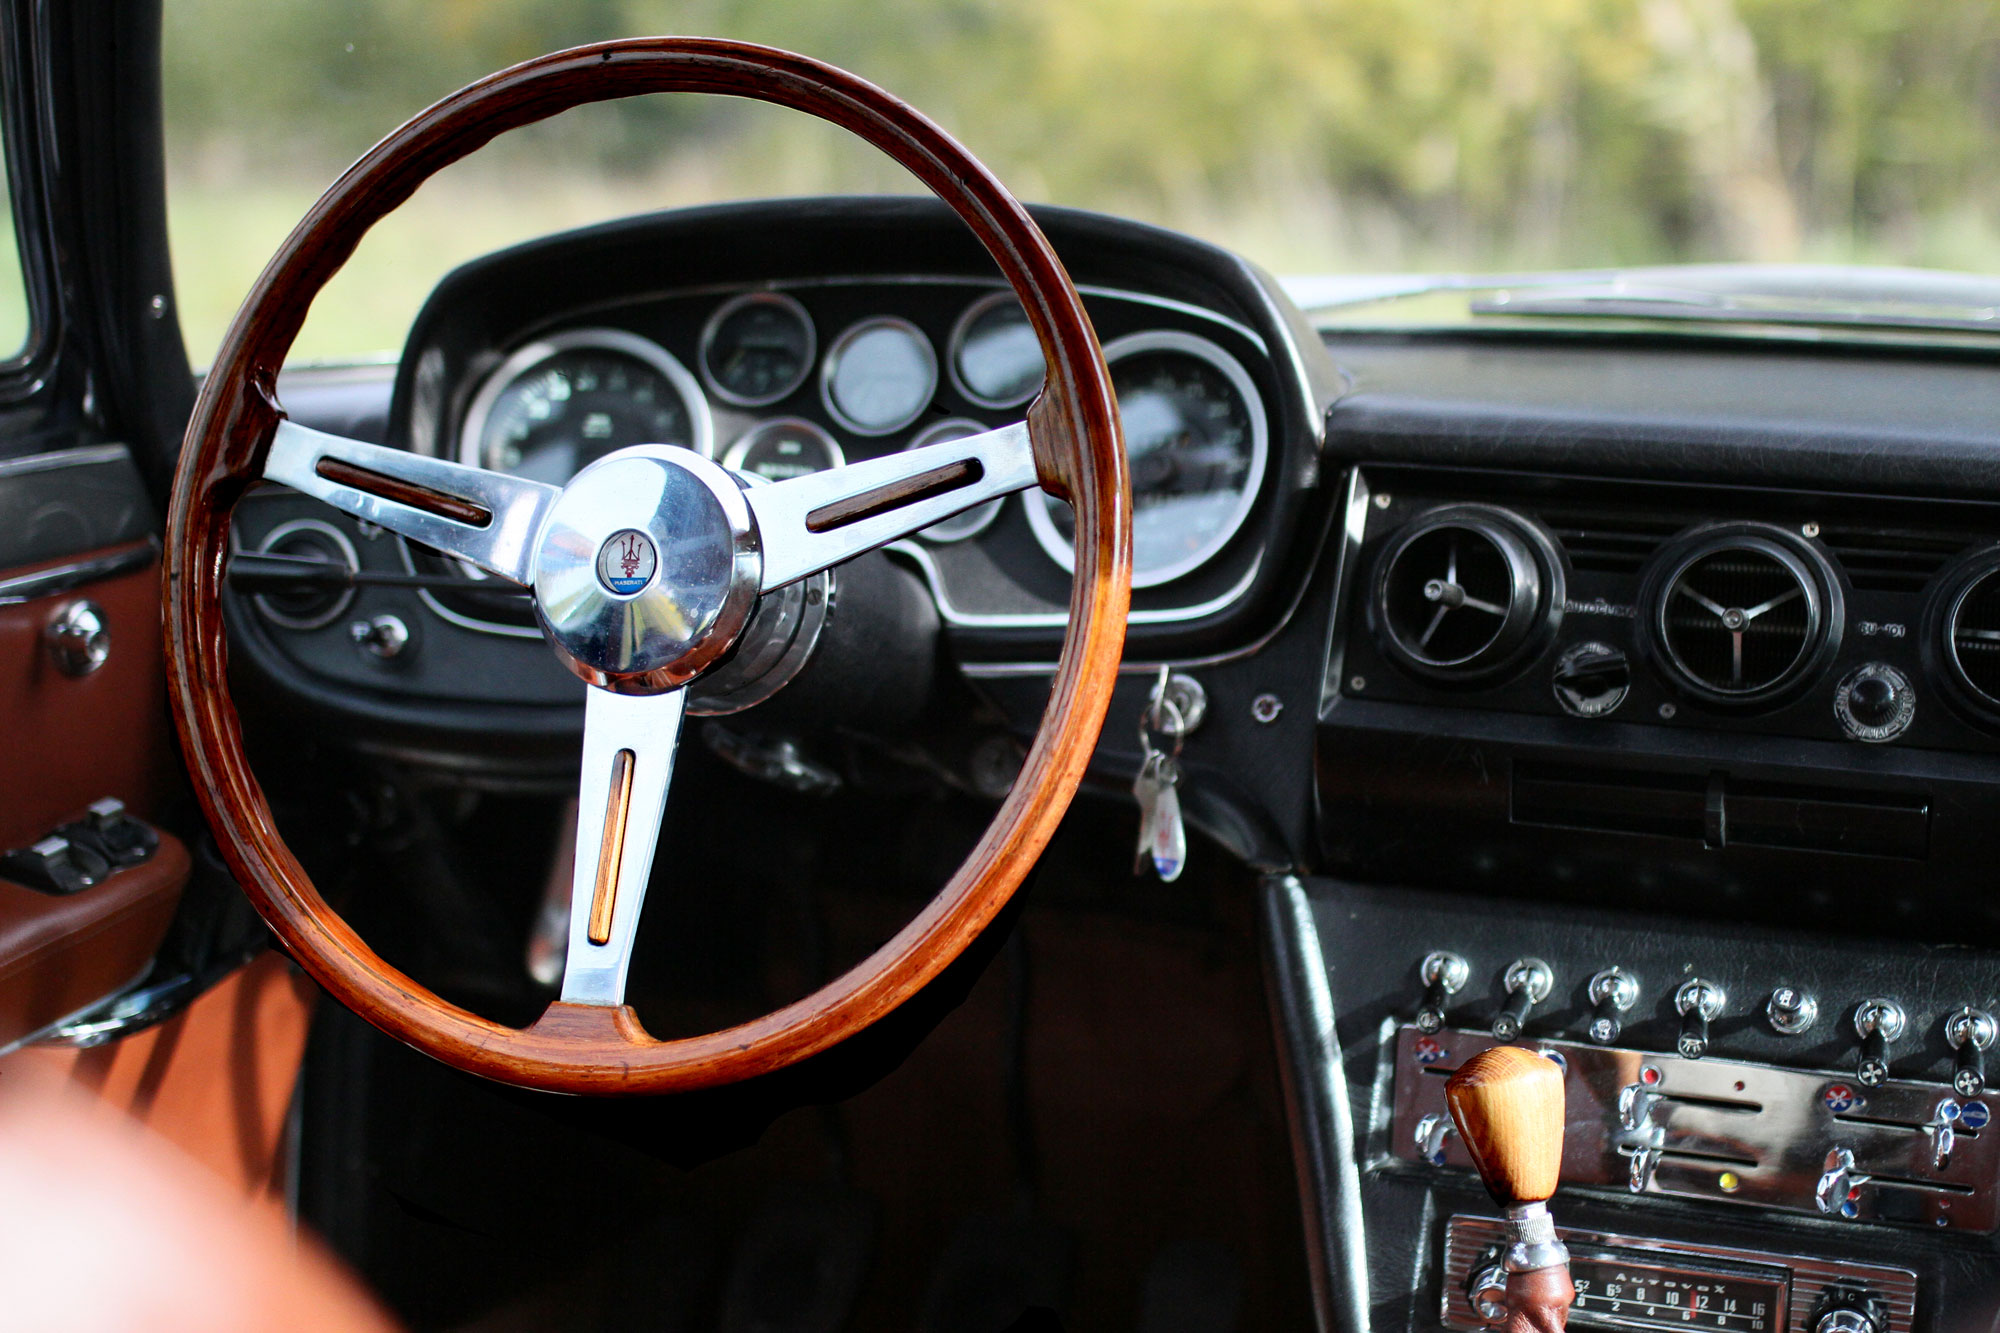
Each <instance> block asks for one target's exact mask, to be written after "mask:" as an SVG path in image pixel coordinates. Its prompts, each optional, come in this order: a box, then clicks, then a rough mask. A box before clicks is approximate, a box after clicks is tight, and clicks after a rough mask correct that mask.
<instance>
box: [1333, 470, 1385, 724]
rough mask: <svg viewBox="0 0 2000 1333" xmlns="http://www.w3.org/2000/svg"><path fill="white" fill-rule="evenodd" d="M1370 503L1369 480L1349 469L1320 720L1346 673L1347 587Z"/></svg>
mask: <svg viewBox="0 0 2000 1333" xmlns="http://www.w3.org/2000/svg"><path fill="white" fill-rule="evenodd" d="M1384 498H1385V499H1386V498H1387V497H1386V496H1385V497H1384ZM1372 499H1373V494H1372V493H1371V492H1370V491H1369V489H1368V480H1367V478H1365V477H1363V476H1362V475H1361V469H1360V468H1358V467H1357V468H1353V469H1350V470H1349V472H1348V474H1347V503H1346V504H1345V505H1343V506H1342V507H1341V514H1342V521H1341V528H1340V550H1339V551H1337V552H1335V554H1334V557H1333V559H1334V566H1333V615H1332V616H1331V617H1330V618H1329V619H1328V620H1327V629H1326V652H1325V654H1324V655H1323V656H1322V657H1321V659H1320V660H1321V661H1323V662H1325V663H1326V667H1325V668H1324V670H1323V671H1322V672H1321V674H1320V681H1319V716H1321V717H1325V716H1326V710H1327V709H1329V708H1331V707H1333V705H1334V704H1335V703H1337V702H1338V701H1339V699H1340V682H1341V681H1342V679H1344V676H1345V671H1346V658H1347V621H1348V618H1349V615H1350V610H1349V607H1350V604H1351V602H1352V600H1353V595H1352V590H1351V589H1350V588H1349V586H1348V585H1349V584H1350V583H1352V582H1353V581H1354V577H1355V576H1354V575H1353V574H1352V572H1351V571H1352V568H1353V566H1354V565H1355V564H1356V563H1357V562H1359V561H1360V559H1361V542H1362V539H1363V538H1364V537H1366V536H1367V534H1368V505H1369V502H1370V501H1371V500H1372Z"/></svg>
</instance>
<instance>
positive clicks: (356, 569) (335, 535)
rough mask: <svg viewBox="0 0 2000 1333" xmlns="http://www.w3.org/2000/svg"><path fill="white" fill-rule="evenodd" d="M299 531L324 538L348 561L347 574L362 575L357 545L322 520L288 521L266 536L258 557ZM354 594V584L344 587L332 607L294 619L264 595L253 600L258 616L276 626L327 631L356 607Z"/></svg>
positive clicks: (258, 548)
mask: <svg viewBox="0 0 2000 1333" xmlns="http://www.w3.org/2000/svg"><path fill="white" fill-rule="evenodd" d="M300 532H310V533H312V534H313V535H314V536H316V537H324V538H325V539H326V540H328V541H330V542H332V543H333V546H334V549H335V550H337V551H339V552H340V557H341V559H342V560H343V561H345V562H346V565H347V572H348V573H349V574H358V573H360V572H361V554H360V552H358V551H356V550H355V549H354V543H353V542H351V541H349V540H348V539H347V534H346V533H344V532H342V531H341V530H340V529H339V528H336V527H335V526H333V524H331V523H329V522H327V521H326V520H325V519H321V518H288V519H286V520H285V521H284V522H283V523H280V524H278V525H277V526H275V527H273V528H272V529H271V530H270V531H269V532H267V533H265V534H264V538H263V540H262V541H260V542H258V543H257V554H259V555H269V554H270V553H271V551H272V549H273V548H274V547H276V546H277V544H278V543H279V542H281V541H283V540H284V539H285V538H287V537H290V536H292V535H294V534H295V533H300ZM355 591H356V589H355V588H354V586H353V585H352V584H350V585H348V586H347V587H345V588H342V589H341V590H340V592H339V595H338V596H336V597H335V598H334V599H333V602H332V604H331V605H329V606H328V607H327V609H326V610H324V611H322V612H320V613H319V614H318V615H316V616H295V615H292V614H291V613H289V612H286V611H280V610H279V609H278V608H277V606H276V605H274V604H273V603H272V601H271V599H270V598H269V597H268V596H267V595H265V594H263V593H259V594H257V595H256V596H255V597H252V598H251V599H250V600H251V602H252V604H254V605H255V606H256V608H257V611H258V614H260V615H262V616H263V617H264V618H265V619H266V620H268V621H270V622H271V623H272V624H274V625H279V626H282V627H284V628H285V629H294V630H307V629H324V628H326V627H327V626H328V625H331V624H332V623H333V622H334V621H336V620H338V619H340V618H341V617H342V616H343V615H345V614H347V608H348V607H350V606H352V605H354V594H355Z"/></svg>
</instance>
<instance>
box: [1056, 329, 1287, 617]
mask: <svg viewBox="0 0 2000 1333" xmlns="http://www.w3.org/2000/svg"><path fill="white" fill-rule="evenodd" d="M1146 352H1177V353H1179V354H1180V355H1182V356H1191V357H1194V358H1195V359H1196V360H1199V361H1204V362H1206V363H1208V364H1209V365H1210V366H1212V367H1214V368H1215V369H1216V370H1218V371H1220V372H1222V377H1223V378H1224V379H1226V380H1228V381H1229V384H1230V387H1231V388H1233V389H1235V390H1236V392H1237V393H1239V394H1241V395H1242V397H1243V406H1244V407H1245V408H1246V409H1247V410H1248V413H1249V417H1250V475H1249V476H1248V477H1246V478H1245V479H1244V482H1243V491H1242V494H1241V495H1240V496H1239V497H1238V498H1237V501H1236V507H1235V509H1234V510H1232V511H1231V513H1230V515H1229V522H1228V523H1226V524H1224V525H1223V527H1222V528H1221V529H1219V530H1218V531H1217V533H1216V535H1215V536H1213V537H1211V538H1209V540H1208V541H1207V542H1206V543H1205V544H1204V545H1203V546H1202V548H1201V549H1200V550H1199V551H1196V552H1195V553H1194V554H1193V555H1188V556H1183V557H1182V558H1180V559H1179V560H1176V561H1174V562H1173V563H1172V564H1170V565H1167V566H1165V567H1163V568H1160V569H1147V570H1142V569H1140V568H1139V567H1138V563H1137V561H1136V560H1135V561H1134V563H1133V566H1132V586H1133V587H1134V588H1154V587H1158V586H1159V585H1160V584H1163V583H1171V582H1173V581H1174V580H1175V579H1177V578H1180V577H1182V576H1183V575H1187V574H1192V573H1194V571H1195V570H1197V569H1200V568H1201V567H1202V566H1203V565H1205V564H1207V563H1208V562H1209V561H1210V560H1212V559H1214V558H1215V557H1216V556H1217V555H1219V554H1221V552H1222V549H1223V548H1224V547H1225V546H1227V545H1229V543H1230V542H1232V541H1234V540H1235V538H1236V534H1237V533H1239V532H1241V531H1242V530H1243V524H1244V522H1245V521H1246V520H1247V519H1248V518H1249V517H1250V511H1251V510H1253V509H1255V508H1256V507H1257V501H1258V500H1259V499H1260V498H1261V496H1260V492H1261V491H1262V490H1263V488H1264V473H1265V472H1266V471H1267V470H1268V468H1269V464H1270V458H1271V419H1270V414H1269V411H1268V410H1267V409H1266V408H1265V406H1264V396H1263V395H1262V394H1260V393H1258V392H1257V384H1256V382H1255V381H1254V380H1252V379H1251V378H1250V372H1249V371H1248V370H1246V369H1244V367H1243V363H1242V362H1241V361H1238V360H1237V359H1236V358H1235V357H1233V356H1231V355H1230V354H1229V353H1228V352H1226V351H1224V350H1223V349H1222V348H1220V347H1218V346H1216V345H1215V344H1214V343H1212V342H1210V341H1209V340H1208V339H1206V338H1201V337H1197V336H1195V335H1194V334H1192V333H1182V332H1180V331H1179V330H1178V329H1149V330H1147V331H1146V332H1144V333H1133V334H1128V335H1126V336H1125V337H1123V338H1118V339H1115V340H1113V341H1112V342H1111V343H1109V344H1108V345H1106V347H1105V348H1104V363H1105V364H1106V365H1107V366H1111V367H1113V373H1114V376H1115V374H1116V367H1117V364H1118V363H1119V362H1120V361H1123V360H1125V359H1126V358H1128V357H1133V356H1139V355H1142V354H1144V353H1146ZM1128 453H1129V449H1128ZM1021 502H1022V504H1024V505H1025V506H1027V513H1028V527H1029V528H1030V529H1032V530H1033V531H1034V534H1035V540H1036V541H1037V542H1039V543H1040V544H1041V547H1042V551H1043V552H1044V553H1045V554H1046V555H1047V556H1048V557H1049V559H1051V560H1053V561H1055V562H1056V564H1058V565H1060V566H1061V567H1062V569H1063V571H1064V572H1065V573H1069V572H1072V571H1074V570H1075V568H1076V553H1075V552H1074V551H1072V550H1071V549H1070V544H1069V543H1068V542H1066V541H1064V540H1063V538H1062V534H1060V533H1058V532H1057V531H1056V525H1055V518H1054V515H1053V513H1052V512H1051V509H1050V506H1052V505H1054V504H1055V503H1057V501H1056V500H1055V499H1054V497H1052V496H1050V495H1049V494H1048V493H1047V492H1046V491H1029V492H1028V493H1027V494H1025V495H1023V496H1022V497H1021ZM1134 521H1135V522H1136V521H1137V520H1136V518H1135V519H1134Z"/></svg>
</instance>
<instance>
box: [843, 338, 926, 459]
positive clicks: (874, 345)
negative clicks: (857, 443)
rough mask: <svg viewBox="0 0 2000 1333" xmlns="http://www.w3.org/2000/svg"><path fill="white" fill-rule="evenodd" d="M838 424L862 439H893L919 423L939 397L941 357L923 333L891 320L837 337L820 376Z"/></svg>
mask: <svg viewBox="0 0 2000 1333" xmlns="http://www.w3.org/2000/svg"><path fill="white" fill-rule="evenodd" d="M820 392H821V394H822V395H823V396H824V397H825V399H826V410H827V411H829V412H831V413H832V414H833V419H834V420H835V421H838V422H839V423H840V424H841V425H843V426H845V427H847V428H848V429H849V430H851V431H853V432H855V433H856V434H857V435H887V434H888V433H889V432H890V431H892V430H901V429H902V428H903V427H905V426H907V425H909V424H910V423H911V422H912V421H915V420H916V419H917V413H919V412H921V411H923V410H924V408H925V407H927V406H929V404H930V401H931V395H932V394H934V393H936V392H937V353H936V352H934V351H932V350H931V340H930V339H929V338H926V337H925V336H924V334H923V330H921V329H919V328H918V327H917V326H916V325H914V324H912V323H910V321H908V320H907V319H895V318H892V317H890V316H887V315H883V316H879V317H877V318H875V319H864V320H862V321H861V322H860V323H859V324H856V325H854V326H853V327H851V328H849V329H848V330H847V332H845V333H843V334H841V335H840V337H838V338H836V339H835V340H834V343H833V347H832V348H831V349H830V350H828V352H827V354H826V365H825V366H824V367H823V368H822V369H821V371H820Z"/></svg>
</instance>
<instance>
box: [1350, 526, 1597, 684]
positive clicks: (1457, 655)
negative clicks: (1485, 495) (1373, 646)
mask: <svg viewBox="0 0 2000 1333" xmlns="http://www.w3.org/2000/svg"><path fill="white" fill-rule="evenodd" d="M1562 595H1563V568H1562V557H1561V554H1560V553H1559V552H1558V551H1557V549H1556V546H1555V543H1554V542H1553V541H1551V540H1550V538H1549V537H1548V535H1547V534H1546V533H1544V532H1543V531H1542V530H1541V529H1540V528H1538V527H1536V526H1535V525H1534V524H1532V523H1530V522H1529V521H1528V520H1527V519H1525V518H1523V517H1521V516H1520V515H1518V514H1515V513H1513V512H1512V511H1510V510H1506V509H1499V508H1496V507H1494V506H1491V505H1470V504H1467V505H1446V506H1444V507H1442V508H1438V509H1432V510H1430V511H1428V512H1426V513H1423V514H1420V515H1418V516H1417V517H1416V518H1415V519H1413V520H1411V522H1410V523H1409V524H1408V525H1406V526H1405V527H1404V528H1403V529H1402V530H1401V531H1400V532H1398V533H1396V534H1395V536H1394V537H1393V538H1391V540H1390V542H1389V544H1388V545H1387V547H1385V548H1384V550H1383V552H1382V555H1381V557H1380V559H1379V560H1378V561H1377V562H1376V566H1375V578H1374V595H1373V597H1372V599H1371V601H1370V604H1369V609H1370V614H1371V615H1372V617H1373V619H1374V623H1375V630H1376V635H1377V637H1378V639H1379V640H1380V642H1381V645H1382V650H1383V652H1384V653H1385V654H1386V655H1387V656H1388V657H1389V658H1390V660H1391V661H1393V662H1395V663H1396V665H1398V666H1399V667H1402V668H1403V669H1404V670H1406V671H1409V672H1410V673H1412V674H1413V675H1417V676H1420V677H1423V678H1425V679H1427V680H1431V681H1437V682H1451V683H1473V682H1478V681H1482V680H1490V679H1492V678H1494V677H1496V676H1499V675H1501V674H1503V673H1505V672H1508V671H1510V670H1512V669H1514V668H1517V667H1519V666H1520V665H1521V664H1522V663H1523V662H1525V661H1526V660H1527V659H1528V658H1529V657H1530V656H1531V655H1532V654H1533V653H1535V652H1537V651H1538V650H1540V649H1542V648H1544V647H1546V646H1547V645H1548V643H1549V640H1550V639H1551V638H1553V637H1554V634H1555V628H1556V624H1557V622H1558V621H1559V620H1560V619H1561V616H1562Z"/></svg>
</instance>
